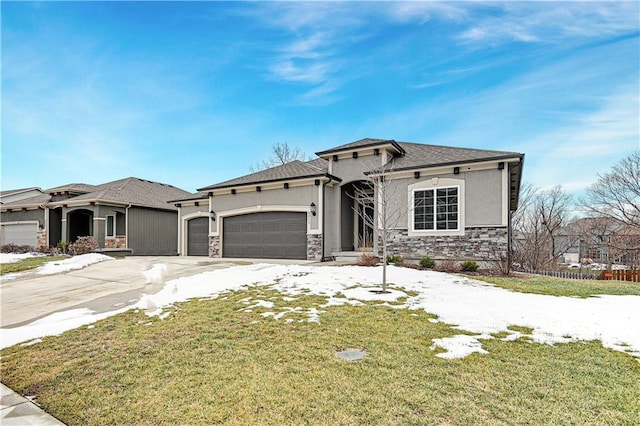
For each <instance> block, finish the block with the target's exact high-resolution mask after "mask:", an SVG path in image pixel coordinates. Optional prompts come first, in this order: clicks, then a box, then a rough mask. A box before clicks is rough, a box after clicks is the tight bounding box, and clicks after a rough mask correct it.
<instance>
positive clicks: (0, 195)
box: [0, 186, 42, 197]
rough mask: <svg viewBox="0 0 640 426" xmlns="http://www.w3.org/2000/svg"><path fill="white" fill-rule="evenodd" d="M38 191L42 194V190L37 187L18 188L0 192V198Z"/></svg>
mask: <svg viewBox="0 0 640 426" xmlns="http://www.w3.org/2000/svg"><path fill="white" fill-rule="evenodd" d="M33 190H36V191H40V192H42V190H41V189H40V188H38V187H35V186H34V187H31V188H20V189H5V190H4V191H0V197H7V196H9V195H13V194H20V193H21V192H29V191H33Z"/></svg>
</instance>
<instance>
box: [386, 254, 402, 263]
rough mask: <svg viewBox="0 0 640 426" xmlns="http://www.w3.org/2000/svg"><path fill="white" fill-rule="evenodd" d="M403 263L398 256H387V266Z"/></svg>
mask: <svg viewBox="0 0 640 426" xmlns="http://www.w3.org/2000/svg"><path fill="white" fill-rule="evenodd" d="M403 262H404V259H403V258H402V256H400V255H399V254H390V255H388V256H387V265H388V264H390V263H395V264H397V265H400V264H402V263H403Z"/></svg>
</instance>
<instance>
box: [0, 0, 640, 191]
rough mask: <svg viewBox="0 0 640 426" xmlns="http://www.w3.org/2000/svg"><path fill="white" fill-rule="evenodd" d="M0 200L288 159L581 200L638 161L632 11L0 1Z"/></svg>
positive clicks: (617, 7) (185, 184)
mask: <svg viewBox="0 0 640 426" xmlns="http://www.w3.org/2000/svg"><path fill="white" fill-rule="evenodd" d="M0 7H1V12H2V17H1V18H2V147H1V152H2V171H1V172H2V184H1V185H2V188H3V189H10V188H20V187H28V186H39V187H42V188H43V189H45V188H49V187H53V186H57V185H61V184H64V183H70V182H85V183H92V184H98V183H103V182H107V181H110V180H115V179H119V178H122V177H128V176H137V177H141V178H145V179H150V180H155V181H160V182H165V183H171V184H173V185H176V186H179V187H182V188H184V189H187V190H189V191H194V190H195V189H196V188H199V187H203V186H207V185H210V184H213V183H216V182H220V181H224V180H227V179H230V178H233V177H237V176H240V175H244V174H247V173H248V172H249V168H250V166H251V165H253V164H255V163H257V162H258V161H259V160H261V159H263V158H266V157H267V156H268V155H269V151H270V149H271V146H272V145H273V144H275V143H277V142H286V143H288V144H289V145H291V146H295V147H300V148H301V149H302V150H303V151H304V152H306V153H307V154H308V155H312V154H313V153H314V152H317V151H321V150H325V149H328V148H331V147H333V146H337V145H341V144H344V143H347V142H351V141H355V140H358V139H361V138H364V137H374V138H389V139H395V140H398V141H407V142H421V143H431V144H439V145H450V146H461V147H472V148H484V149H494V150H505V151H516V152H523V153H525V154H526V161H525V174H524V181H527V182H533V183H534V184H536V185H539V186H542V187H550V186H553V185H557V184H560V185H563V187H564V188H565V189H567V190H568V191H569V192H572V193H574V192H575V193H579V191H581V190H582V189H584V188H585V187H586V186H588V185H589V184H590V183H592V182H594V181H595V180H596V178H597V174H598V173H603V172H607V171H608V170H609V169H610V167H611V166H612V165H613V164H615V163H616V162H618V161H619V160H620V159H621V158H623V157H624V156H626V155H627V154H629V153H631V152H633V151H634V150H638V149H640V130H639V127H640V124H639V117H640V107H639V103H640V88H639V84H640V83H639V82H640V11H639V7H640V6H639V3H638V2H635V1H634V2H606V3H596V2H566V3H560V2H547V3H542V2H500V3H493V2H492V3H485V2H472V3H465V2H446V3H435V2H410V3H398V2H396V3H387V2H345V3H341V2H313V3H298V2H286V3H266V2H257V3H250V2H241V3H226V2H225V3H219V2H192V3H174V2H171V3H165V2H136V3H133V2H104V3H102V2H101V3H97V2H84V3H48V2H38V3H28V2H19V3H17V2H16V3H12V2H2V3H1V6H0Z"/></svg>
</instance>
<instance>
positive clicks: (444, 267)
mask: <svg viewBox="0 0 640 426" xmlns="http://www.w3.org/2000/svg"><path fill="white" fill-rule="evenodd" d="M434 269H435V270H436V271H439V272H460V265H458V264H457V263H456V262H454V261H453V260H445V261H443V262H441V263H440V264H439V265H436V267H435V268H434Z"/></svg>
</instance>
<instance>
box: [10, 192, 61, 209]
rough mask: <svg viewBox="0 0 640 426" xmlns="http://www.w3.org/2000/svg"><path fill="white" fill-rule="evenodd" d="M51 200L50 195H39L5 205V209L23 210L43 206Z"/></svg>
mask: <svg viewBox="0 0 640 426" xmlns="http://www.w3.org/2000/svg"><path fill="white" fill-rule="evenodd" d="M50 199H51V196H50V195H49V194H38V195H35V196H33V197H29V198H23V199H21V200H16V201H12V202H10V203H3V204H2V208H3V209H11V208H22V207H27V206H39V205H41V204H45V203H48V202H49V200H50Z"/></svg>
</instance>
